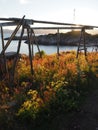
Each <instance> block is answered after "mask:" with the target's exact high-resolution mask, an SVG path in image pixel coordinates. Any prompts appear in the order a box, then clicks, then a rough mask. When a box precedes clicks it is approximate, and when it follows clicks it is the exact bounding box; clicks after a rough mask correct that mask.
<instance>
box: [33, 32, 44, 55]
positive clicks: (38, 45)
mask: <svg viewBox="0 0 98 130" xmlns="http://www.w3.org/2000/svg"><path fill="white" fill-rule="evenodd" d="M32 33H33V35H34V37H33V38H34V42H35V44H36V45H37V49H38V52H39V54H40V57H42V56H41V52H40V48H39V45H38V42H37V41H36V36H35V33H34V30H33V29H32Z"/></svg>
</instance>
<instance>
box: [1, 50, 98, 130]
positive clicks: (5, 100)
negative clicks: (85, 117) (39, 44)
mask: <svg viewBox="0 0 98 130" xmlns="http://www.w3.org/2000/svg"><path fill="white" fill-rule="evenodd" d="M43 54H44V55H42V58H40V57H39V56H38V53H37V55H35V57H34V61H32V62H33V67H34V75H31V73H30V64H29V60H28V57H26V58H22V59H21V60H20V61H18V63H17V68H16V71H15V81H14V87H13V88H12V87H10V86H9V83H8V78H7V77H8V75H5V78H4V79H2V80H1V81H0V128H2V130H5V129H7V130H9V129H12V128H13V126H14V130H17V129H20V130H22V129H24V130H25V129H26V130H27V129H28V130H29V129H30V130H31V129H34V130H38V129H40V130H48V129H49V130H52V129H53V130H61V129H63V128H66V127H67V124H68V121H69V119H70V118H72V116H74V114H73V113H74V112H77V111H79V109H80V107H81V105H82V104H83V102H84V99H85V98H86V97H87V95H88V94H89V93H90V92H91V91H92V90H94V89H96V88H97V83H98V53H97V52H92V53H88V55H87V57H86V58H85V57H84V55H83V54H82V53H81V54H80V55H79V58H78V59H76V52H74V51H71V52H62V53H61V54H60V56H59V59H58V58H57V56H56V54H54V55H45V53H43ZM9 66H10V68H11V63H9ZM13 124H14V125H13ZM50 124H51V126H50ZM4 126H5V127H6V128H5V127H4ZM57 126H58V127H57Z"/></svg>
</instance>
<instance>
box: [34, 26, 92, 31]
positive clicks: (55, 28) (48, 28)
mask: <svg viewBox="0 0 98 130" xmlns="http://www.w3.org/2000/svg"><path fill="white" fill-rule="evenodd" d="M82 28H83V27H75V26H74V27H65V26H63V27H32V29H33V30H37V29H38V30H40V29H45V30H50V29H51V30H52V29H53V30H57V29H82ZM85 29H87V30H92V29H93V27H85Z"/></svg>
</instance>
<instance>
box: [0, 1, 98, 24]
mask: <svg viewBox="0 0 98 130" xmlns="http://www.w3.org/2000/svg"><path fill="white" fill-rule="evenodd" d="M23 15H25V16H26V18H30V19H34V20H45V21H56V22H64V23H76V24H86V25H96V26H98V0H0V17H7V18H9V17H19V18H22V17H23Z"/></svg>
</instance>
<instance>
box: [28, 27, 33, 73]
mask: <svg viewBox="0 0 98 130" xmlns="http://www.w3.org/2000/svg"><path fill="white" fill-rule="evenodd" d="M29 32H30V27H29V26H28V27H27V36H28V49H29V59H30V67H31V74H33V64H32V53H31V43H30V42H31V41H30V33H29Z"/></svg>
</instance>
